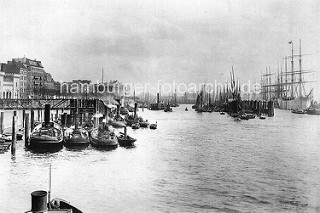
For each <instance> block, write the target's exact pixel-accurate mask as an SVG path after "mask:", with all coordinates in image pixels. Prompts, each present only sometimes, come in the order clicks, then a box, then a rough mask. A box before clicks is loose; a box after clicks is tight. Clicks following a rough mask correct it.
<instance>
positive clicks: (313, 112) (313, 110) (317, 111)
mask: <svg viewBox="0 0 320 213" xmlns="http://www.w3.org/2000/svg"><path fill="white" fill-rule="evenodd" d="M306 114H308V115H320V109H317V108H314V107H310V108H308V109H307V110H306Z"/></svg>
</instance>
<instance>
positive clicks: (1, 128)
mask: <svg viewBox="0 0 320 213" xmlns="http://www.w3.org/2000/svg"><path fill="white" fill-rule="evenodd" d="M3 117H4V112H1V114H0V134H2V133H3V129H4V126H3V121H4V119H3Z"/></svg>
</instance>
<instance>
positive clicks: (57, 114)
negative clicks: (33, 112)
mask: <svg viewBox="0 0 320 213" xmlns="http://www.w3.org/2000/svg"><path fill="white" fill-rule="evenodd" d="M58 118H59V109H58V108H57V109H56V116H55V120H56V121H58Z"/></svg>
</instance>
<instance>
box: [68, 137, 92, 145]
mask: <svg viewBox="0 0 320 213" xmlns="http://www.w3.org/2000/svg"><path fill="white" fill-rule="evenodd" d="M89 144H90V140H89V138H75V139H73V138H71V139H66V140H65V142H64V146H66V147H74V146H89Z"/></svg>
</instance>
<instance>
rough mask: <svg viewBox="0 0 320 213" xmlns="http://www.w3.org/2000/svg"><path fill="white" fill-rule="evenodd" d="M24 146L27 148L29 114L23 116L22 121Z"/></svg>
mask: <svg viewBox="0 0 320 213" xmlns="http://www.w3.org/2000/svg"><path fill="white" fill-rule="evenodd" d="M24 146H25V147H28V146H29V114H28V113H26V114H25V120H24Z"/></svg>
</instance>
